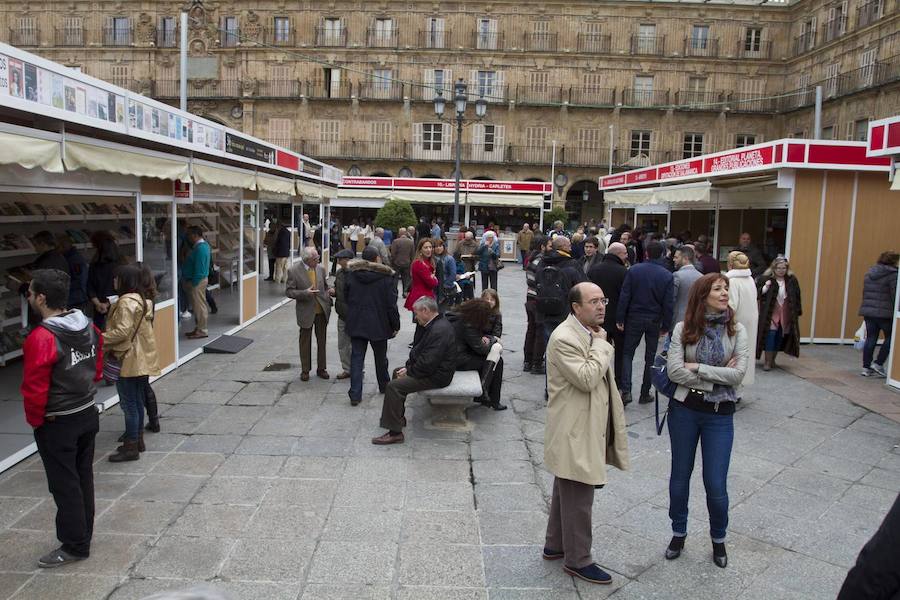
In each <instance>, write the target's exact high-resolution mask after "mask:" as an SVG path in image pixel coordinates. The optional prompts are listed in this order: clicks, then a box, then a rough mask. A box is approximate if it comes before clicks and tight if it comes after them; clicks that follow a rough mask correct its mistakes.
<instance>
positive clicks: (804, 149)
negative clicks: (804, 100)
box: [600, 139, 900, 343]
mask: <svg viewBox="0 0 900 600" xmlns="http://www.w3.org/2000/svg"><path fill="white" fill-rule="evenodd" d="M889 169H890V159H889V158H885V157H872V156H867V155H866V144H865V143H862V142H841V141H820V140H815V141H814V140H799V139H785V140H777V141H772V142H766V143H763V144H756V145H753V146H747V147H744V148H740V149H736V150H729V151H725V152H717V153H714V154H709V155H704V156H699V157H694V158H689V159H685V160H680V161H675V162H671V163H666V164H662V165H657V166H652V167H645V168H641V169H636V170H634V171H626V172H624V173H618V174H615V175H609V176H605V177H601V178H600V189H601V190H603V191H604V199H605V201H606V202H607V206H609V207H610V209H613V210H614V209H623V208H630V209H634V210H635V211H640V210H641V208H640V207H644V206H648V205H655V206H663V207H665V208H666V210H667V211H668V214H669V230H670V231H674V232H679V231H682V230H685V229H689V230H690V232H691V235H692V236H693V237H694V238H696V236H697V235H699V234H700V233H705V234H707V235H708V236H709V238H710V239H711V240H712V242H713V247H714V248H715V251H716V255H717V258H719V259H720V261H721V260H724V258H725V257H727V254H728V252H729V251H730V250H732V249H733V248H734V247H735V246H736V245H737V243H738V237H739V236H740V234H741V233H742V232H749V233H750V234H751V237H752V238H753V240H754V243H755V244H757V245H758V246H759V247H760V249H761V250H762V252H763V253H764V254H765V255H767V256H769V257H770V258H774V257H775V256H777V255H778V254H783V255H785V256H787V257H788V258H789V259H790V262H791V270H792V271H793V272H794V273H795V274H796V276H797V278H798V280H799V282H800V288H801V292H802V296H803V316H802V317H801V318H800V327H801V330H802V331H801V336H802V339H803V340H804V341H806V342H817V343H845V342H851V341H852V340H853V336H854V333H855V332H856V329H857V328H858V327H859V317H857V314H856V313H857V310H858V309H859V303H860V299H861V296H862V284H863V276H864V275H865V273H866V270H867V269H868V268H869V267H870V266H871V265H872V264H873V263H874V261H875V260H876V259H877V258H878V255H879V254H880V253H881V252H882V251H884V250H885V249H886V248H887V247H888V246H891V245H896V241H897V235H896V223H898V222H900V194H898V193H897V192H893V191H891V189H890V183H889V182H888V180H887V177H886V176H885V175H886V174H887V172H888V171H889Z"/></svg>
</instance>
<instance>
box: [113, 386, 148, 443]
mask: <svg viewBox="0 0 900 600" xmlns="http://www.w3.org/2000/svg"><path fill="white" fill-rule="evenodd" d="M148 385H150V378H149V377H148V376H146V375H143V376H141V377H119V380H118V381H117V382H116V391H117V392H118V393H119V406H121V407H122V412H123V413H125V439H128V440H136V439H138V436H139V435H140V433H141V431H143V430H144V397H145V395H146V393H147V389H146V388H147V386H148Z"/></svg>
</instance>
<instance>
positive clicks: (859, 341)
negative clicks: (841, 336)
mask: <svg viewBox="0 0 900 600" xmlns="http://www.w3.org/2000/svg"><path fill="white" fill-rule="evenodd" d="M865 345H866V322H865V321H863V323H862V325H860V326H859V329H857V330H856V334H855V335H854V336H853V347H854V348H856V349H857V350H862V349H863V346H865Z"/></svg>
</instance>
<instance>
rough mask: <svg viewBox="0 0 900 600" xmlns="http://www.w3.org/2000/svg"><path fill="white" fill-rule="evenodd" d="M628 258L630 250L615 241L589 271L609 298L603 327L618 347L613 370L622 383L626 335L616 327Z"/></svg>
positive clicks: (593, 279)
mask: <svg viewBox="0 0 900 600" xmlns="http://www.w3.org/2000/svg"><path fill="white" fill-rule="evenodd" d="M626 260H628V250H626V248H625V245H624V244H622V243H621V242H614V243H612V244H610V245H609V248H608V249H607V250H606V254H604V255H603V259H602V260H599V261H597V262H596V263H594V266H593V267H591V270H590V271H589V272H588V279H590V280H591V281H593V282H594V283H596V284H597V285H599V286H600V289H602V290H603V295H604V296H606V298H607V299H608V300H609V304H607V306H606V314H607V315H608V316H607V317H606V319H605V320H604V322H603V329H605V330H606V336H607V339H608V340H609V342H610V343H611V344H612V345H613V347H614V348H615V349H616V354H615V359H614V363H613V370H614V372H615V376H616V384H617V385H620V382H621V381H622V357H623V356H624V355H625V335H624V333H623V332H621V331H619V328H618V327H616V317H615V315H616V312H617V311H618V310H619V295H620V294H621V293H622V284H623V283H624V282H625V275H626V274H627V273H628V267H626V266H625V261H626Z"/></svg>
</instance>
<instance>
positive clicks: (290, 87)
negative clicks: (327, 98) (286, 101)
mask: <svg viewBox="0 0 900 600" xmlns="http://www.w3.org/2000/svg"><path fill="white" fill-rule="evenodd" d="M301 89H302V87H301V85H300V82H299V81H297V80H293V79H271V80H269V81H260V82H259V88H258V90H257V92H256V95H257V96H258V97H260V98H299V97H300V93H301Z"/></svg>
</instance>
